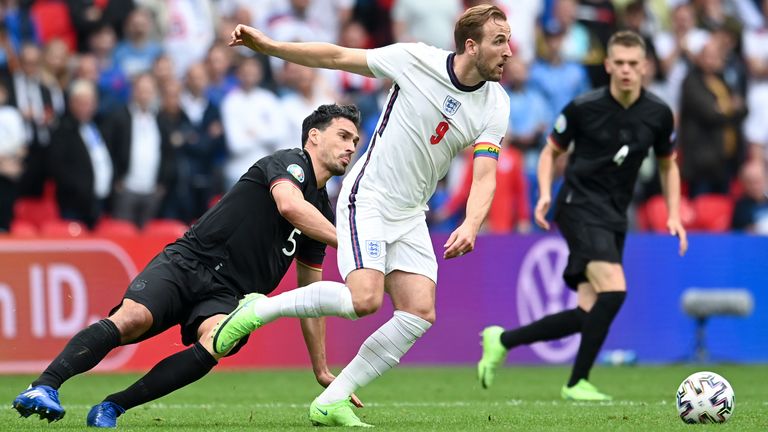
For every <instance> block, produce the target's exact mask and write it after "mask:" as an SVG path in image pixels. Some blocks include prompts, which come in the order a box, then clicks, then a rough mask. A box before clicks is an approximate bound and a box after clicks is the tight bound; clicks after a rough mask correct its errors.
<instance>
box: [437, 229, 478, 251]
mask: <svg viewBox="0 0 768 432" xmlns="http://www.w3.org/2000/svg"><path fill="white" fill-rule="evenodd" d="M476 238H477V231H476V230H474V229H472V227H470V226H468V225H467V224H461V225H460V226H459V227H458V228H456V230H455V231H454V232H452V233H451V235H450V237H448V241H446V242H445V244H444V245H443V247H445V248H446V249H445V252H443V258H445V259H451V258H456V257H458V256H462V255H464V254H468V253H470V252H472V251H473V250H475V239H476Z"/></svg>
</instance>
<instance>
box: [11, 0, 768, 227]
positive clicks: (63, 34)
mask: <svg viewBox="0 0 768 432" xmlns="http://www.w3.org/2000/svg"><path fill="white" fill-rule="evenodd" d="M477 3H483V2H478V1H469V0H467V1H462V0H0V231H10V232H11V233H21V234H22V235H23V234H25V233H26V234H30V233H32V234H33V235H34V233H36V232H43V233H45V232H46V229H47V228H46V227H49V228H48V229H52V228H50V227H52V226H57V225H56V224H60V223H61V221H62V220H66V221H75V222H77V223H78V224H81V225H78V226H82V230H83V231H87V230H96V231H99V229H106V228H105V227H111V229H113V230H118V228H116V227H119V230H122V232H133V231H131V230H137V229H139V228H142V227H144V226H150V225H151V224H152V223H153V222H152V221H153V220H157V219H161V220H177V221H180V222H181V223H183V224H190V223H193V222H194V221H195V220H196V219H197V218H198V217H199V216H200V215H201V214H202V213H203V212H204V211H205V210H206V209H207V208H208V207H209V206H210V205H211V204H212V203H213V202H215V200H216V198H217V197H219V196H220V195H221V194H222V193H224V192H225V191H226V190H227V189H228V188H229V187H231V186H232V185H233V184H234V183H235V182H236V181H237V180H238V178H239V177H240V175H242V174H243V173H244V172H245V171H246V170H247V169H248V167H250V165H252V164H253V163H254V162H255V161H257V160H258V159H260V158H261V157H263V156H266V155H268V154H271V153H272V152H273V151H275V150H277V149H279V148H291V147H298V146H299V145H300V136H299V135H298V133H299V131H300V130H301V120H302V119H303V118H304V117H306V116H307V115H308V114H309V113H311V112H312V111H313V110H314V108H316V107H317V106H318V105H320V104H325V103H331V102H334V101H336V102H339V103H355V104H357V105H358V106H359V107H360V109H361V112H362V114H363V121H364V127H363V130H362V131H361V132H364V133H361V135H363V136H362V137H361V142H362V143H365V142H367V137H368V136H370V134H371V131H372V130H373V129H374V128H375V122H376V119H377V118H378V114H379V110H380V106H381V101H382V99H383V98H384V97H385V96H386V92H387V91H388V86H387V85H386V84H385V85H382V84H381V82H380V81H377V80H374V79H370V78H366V77H362V76H357V75H353V74H350V73H347V72H340V71H325V70H322V71H316V70H313V69H310V68H306V67H303V66H298V65H295V64H291V63H285V62H282V61H279V60H276V59H274V58H272V59H267V58H266V57H261V56H252V55H251V54H252V52H251V51H249V50H247V49H240V48H229V47H227V42H229V40H230V33H231V31H232V30H233V29H234V27H235V26H236V24H237V23H245V24H250V25H252V26H255V27H257V28H259V29H262V30H264V31H265V32H266V33H267V34H269V35H270V36H272V37H273V38H275V39H277V40H284V41H292V40H293V41H295V40H299V41H327V42H334V43H338V44H340V45H343V46H348V47H358V48H373V47H377V46H382V45H385V44H389V43H392V42H397V41H416V40H418V41H424V42H426V43H428V44H430V45H434V46H437V47H440V48H444V49H447V50H452V49H453V41H452V34H453V28H452V26H453V23H454V21H455V18H456V17H457V16H458V15H459V14H460V13H461V12H462V11H463V10H464V8H465V7H468V6H472V5H474V4H477ZM494 3H496V4H498V5H499V6H500V7H502V8H503V9H504V10H505V11H506V13H507V16H508V18H509V21H510V27H511V30H512V43H513V52H514V57H513V59H512V60H511V61H510V62H509V63H508V64H507V66H506V67H505V72H504V73H505V77H504V81H503V85H504V87H505V88H506V89H507V92H508V94H509V96H510V102H511V112H510V118H509V130H508V133H507V137H506V139H505V142H504V144H503V146H504V151H503V152H502V154H501V157H500V159H499V164H498V174H497V183H498V184H497V190H496V196H495V199H494V203H493V205H492V208H491V212H490V215H489V218H488V221H487V222H486V230H487V231H488V232H493V233H508V232H530V231H532V230H534V229H536V228H535V227H534V226H533V225H532V224H531V222H530V221H531V214H532V211H533V210H532V206H531V202H535V198H536V197H537V195H538V192H537V190H536V181H535V176H536V165H537V160H538V155H539V152H540V150H541V148H542V147H543V145H544V143H545V139H546V136H547V134H548V132H549V130H550V128H551V126H552V124H553V123H554V121H555V119H556V117H557V116H558V114H559V112H560V110H561V109H562V108H563V107H564V106H565V104H566V103H567V102H568V101H570V100H571V99H573V98H574V97H575V96H577V95H578V94H580V93H582V92H584V91H586V90H588V89H590V88H594V87H598V86H602V85H605V84H606V83H607V79H608V77H607V75H606V73H605V71H604V69H603V65H602V62H603V59H604V57H605V44H606V42H607V39H608V37H609V36H610V35H611V34H612V33H613V32H614V31H615V30H617V29H631V30H635V31H637V32H639V33H640V34H641V35H643V37H644V38H645V39H646V43H647V45H648V47H649V49H648V60H649V61H648V73H647V76H646V80H647V82H646V88H647V89H648V90H650V91H652V92H654V93H655V94H657V95H658V96H660V97H661V98H662V99H664V100H665V101H666V102H667V103H668V104H669V105H670V107H671V108H672V110H673V112H674V113H675V118H676V125H677V138H676V139H677V148H678V163H679V164H680V168H681V173H682V177H683V182H684V191H685V197H686V199H684V202H683V203H682V213H683V215H682V216H683V219H684V223H685V224H686V226H687V227H688V228H689V229H692V230H703V231H727V230H738V231H747V232H753V233H758V234H764V235H768V197H767V195H766V193H767V192H768V180H767V178H768V175H767V173H768V0H691V1H685V0H645V1H643V0H629V1H628V0H613V1H611V0H497V1H495V2H494ZM360 147H361V149H364V148H365V145H364V144H363V145H361V146H360ZM359 153H362V150H361V151H360V152H359ZM468 161H471V156H470V155H469V154H468V155H467V157H466V158H464V159H462V158H457V161H456V163H455V164H454V166H453V167H452V169H451V171H450V173H449V175H448V176H447V177H446V178H445V179H443V180H442V181H441V182H440V184H439V185H438V190H437V192H436V193H435V195H434V197H433V198H432V201H431V205H430V207H431V209H432V212H431V213H430V220H429V221H430V226H431V229H433V230H435V231H450V230H452V229H454V228H455V227H456V226H457V224H458V223H459V222H460V220H461V218H462V216H463V215H462V214H461V213H460V212H461V209H463V208H464V205H463V204H464V202H465V200H466V198H467V194H468V190H469V186H470V183H471V172H469V170H471V164H470V163H467V162H468ZM563 162H564V161H563ZM654 163H655V162H654V158H651V157H649V158H647V160H646V163H645V164H644V166H643V168H642V169H641V172H640V181H639V182H638V188H637V191H636V197H635V201H634V204H633V206H632V207H631V209H630V213H631V214H630V220H631V224H632V228H633V229H638V230H648V231H665V230H666V226H665V223H666V215H665V214H664V212H665V210H664V203H663V199H662V198H661V196H660V185H659V181H658V178H657V175H656V174H655V173H656V169H655V167H654ZM563 168H564V167H563V166H560V167H559V169H560V170H562V169H563ZM339 186H340V181H335V182H332V183H330V184H329V192H330V194H331V196H334V195H335V193H336V192H337V191H338V188H339ZM67 226H68V227H69V228H67V229H70V230H71V226H72V225H71V224H69V225H67ZM105 232H106V231H105ZM115 232H117V231H115ZM136 232H137V231H136Z"/></svg>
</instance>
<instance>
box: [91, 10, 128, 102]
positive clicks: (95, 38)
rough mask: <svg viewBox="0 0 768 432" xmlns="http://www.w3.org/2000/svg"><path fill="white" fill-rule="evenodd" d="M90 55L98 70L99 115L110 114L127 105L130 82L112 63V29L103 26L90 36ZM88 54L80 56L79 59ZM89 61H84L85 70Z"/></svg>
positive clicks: (114, 39) (113, 45) (114, 40)
mask: <svg viewBox="0 0 768 432" xmlns="http://www.w3.org/2000/svg"><path fill="white" fill-rule="evenodd" d="M88 44H89V47H90V53H91V54H92V55H93V56H94V57H95V59H96V66H97V70H98V79H97V81H96V82H97V87H98V89H99V114H100V115H102V114H106V113H111V112H112V111H114V110H115V109H117V108H118V107H119V106H121V105H123V104H126V103H128V97H129V93H130V81H129V80H128V78H127V77H126V76H125V74H124V73H123V71H122V70H121V69H120V68H119V67H118V65H117V63H115V61H114V57H113V55H112V54H113V52H114V50H115V46H116V44H117V37H116V35H115V31H114V30H113V29H112V27H110V26H108V25H103V26H101V27H99V28H98V30H96V31H95V32H93V33H92V34H91V37H90V39H89V40H88ZM88 55H89V54H81V57H83V56H88ZM89 62H90V60H85V63H86V64H85V67H86V69H87V68H88V67H90V65H89V64H88V63H89Z"/></svg>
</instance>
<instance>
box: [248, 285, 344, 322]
mask: <svg viewBox="0 0 768 432" xmlns="http://www.w3.org/2000/svg"><path fill="white" fill-rule="evenodd" d="M253 313H254V314H256V316H258V317H259V318H261V319H262V320H263V321H264V324H266V323H268V322H270V321H274V320H275V319H277V318H280V317H295V318H317V317H321V316H338V317H342V318H347V319H351V320H355V319H357V318H358V317H357V314H356V313H355V307H354V305H353V304H352V293H351V292H350V291H349V288H347V287H346V285H344V284H342V283H338V282H328V281H320V282H315V283H312V284H309V285H307V286H305V287H301V288H296V289H294V290H290V291H286V292H284V293H282V294H280V295H276V296H274V297H268V298H266V299H263V300H260V301H258V302H256V303H255V304H254V305H253Z"/></svg>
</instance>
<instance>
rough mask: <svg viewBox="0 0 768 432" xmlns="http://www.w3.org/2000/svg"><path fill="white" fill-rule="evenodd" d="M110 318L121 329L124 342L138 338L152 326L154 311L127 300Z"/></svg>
mask: <svg viewBox="0 0 768 432" xmlns="http://www.w3.org/2000/svg"><path fill="white" fill-rule="evenodd" d="M109 319H110V320H111V321H112V322H113V323H115V326H116V327H117V329H118V330H119V331H120V338H121V340H122V342H124V343H125V342H130V341H133V340H135V339H137V338H138V337H139V336H141V335H142V334H144V333H145V332H146V331H147V330H149V329H150V327H152V313H151V312H149V309H147V308H146V307H145V306H144V305H141V304H139V303H136V302H133V301H130V300H126V301H125V302H123V305H122V306H120V309H118V310H117V312H115V314H114V315H112V316H111V317H109Z"/></svg>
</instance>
